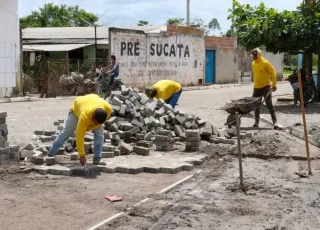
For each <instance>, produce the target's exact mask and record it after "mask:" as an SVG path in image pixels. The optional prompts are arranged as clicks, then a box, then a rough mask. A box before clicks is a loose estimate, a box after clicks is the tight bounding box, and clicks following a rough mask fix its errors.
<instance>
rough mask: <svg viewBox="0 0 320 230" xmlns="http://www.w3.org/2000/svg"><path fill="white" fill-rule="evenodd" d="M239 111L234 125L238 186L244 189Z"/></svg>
mask: <svg viewBox="0 0 320 230" xmlns="http://www.w3.org/2000/svg"><path fill="white" fill-rule="evenodd" d="M239 123H240V122H239V113H238V112H237V113H236V125H237V141H238V158H239V173H240V188H241V190H242V191H244V187H243V171H242V154H241V140H240V124H239Z"/></svg>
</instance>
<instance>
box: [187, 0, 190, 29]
mask: <svg viewBox="0 0 320 230" xmlns="http://www.w3.org/2000/svg"><path fill="white" fill-rule="evenodd" d="M187 26H190V0H187Z"/></svg>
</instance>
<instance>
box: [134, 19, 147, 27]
mask: <svg viewBox="0 0 320 230" xmlns="http://www.w3.org/2000/svg"><path fill="white" fill-rule="evenodd" d="M148 24H149V22H148V21H144V20H139V22H138V24H137V26H146V25H148Z"/></svg>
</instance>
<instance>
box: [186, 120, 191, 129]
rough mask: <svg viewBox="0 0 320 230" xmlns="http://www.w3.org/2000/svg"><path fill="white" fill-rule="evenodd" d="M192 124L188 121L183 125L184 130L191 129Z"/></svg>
mask: <svg viewBox="0 0 320 230" xmlns="http://www.w3.org/2000/svg"><path fill="white" fill-rule="evenodd" d="M192 125H193V124H192V123H191V122H190V121H187V122H186V123H184V127H185V128H186V129H191V128H192Z"/></svg>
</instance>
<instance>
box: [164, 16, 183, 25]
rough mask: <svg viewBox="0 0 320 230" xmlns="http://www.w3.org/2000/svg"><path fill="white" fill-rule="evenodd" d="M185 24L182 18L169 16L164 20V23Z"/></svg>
mask: <svg viewBox="0 0 320 230" xmlns="http://www.w3.org/2000/svg"><path fill="white" fill-rule="evenodd" d="M183 24H185V22H184V18H169V19H168V20H167V22H166V25H175V26H177V25H183Z"/></svg>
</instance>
